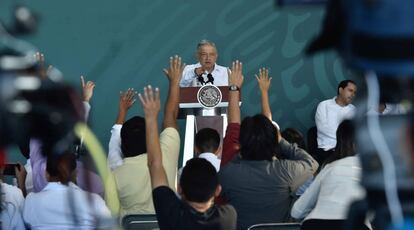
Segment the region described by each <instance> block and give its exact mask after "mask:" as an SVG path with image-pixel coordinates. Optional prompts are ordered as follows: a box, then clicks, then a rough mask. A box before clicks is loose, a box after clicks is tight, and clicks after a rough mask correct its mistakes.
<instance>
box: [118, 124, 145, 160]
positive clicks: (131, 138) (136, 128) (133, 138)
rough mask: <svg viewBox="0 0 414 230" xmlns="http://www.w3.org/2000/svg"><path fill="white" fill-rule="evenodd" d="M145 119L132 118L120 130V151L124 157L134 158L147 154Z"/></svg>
mask: <svg viewBox="0 0 414 230" xmlns="http://www.w3.org/2000/svg"><path fill="white" fill-rule="evenodd" d="M145 140H146V138H145V119H144V118H142V117H138V116H134V117H132V118H131V119H129V120H127V121H126V122H125V123H124V124H123V125H122V129H121V150H122V154H123V155H124V157H134V156H138V155H140V154H143V153H146V152H147V145H146V142H145Z"/></svg>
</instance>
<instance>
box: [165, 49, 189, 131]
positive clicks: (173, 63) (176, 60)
mask: <svg viewBox="0 0 414 230" xmlns="http://www.w3.org/2000/svg"><path fill="white" fill-rule="evenodd" d="M184 66H185V65H182V64H181V57H179V56H177V55H175V56H174V57H170V67H169V68H168V69H164V73H165V75H166V76H167V78H168V80H169V87H168V97H167V102H166V103H165V109H164V121H163V129H166V128H168V127H172V128H175V129H178V126H177V115H178V103H179V102H180V81H181V77H182V73H183V69H184Z"/></svg>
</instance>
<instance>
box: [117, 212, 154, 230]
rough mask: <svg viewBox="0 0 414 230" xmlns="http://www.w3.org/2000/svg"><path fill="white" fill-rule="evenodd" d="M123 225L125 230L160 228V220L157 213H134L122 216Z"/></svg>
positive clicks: (152, 229)
mask: <svg viewBox="0 0 414 230" xmlns="http://www.w3.org/2000/svg"><path fill="white" fill-rule="evenodd" d="M122 227H123V229H124V230H137V229H140V230H158V229H159V227H158V221H157V216H156V215H146V214H133V215H126V216H124V217H123V218H122Z"/></svg>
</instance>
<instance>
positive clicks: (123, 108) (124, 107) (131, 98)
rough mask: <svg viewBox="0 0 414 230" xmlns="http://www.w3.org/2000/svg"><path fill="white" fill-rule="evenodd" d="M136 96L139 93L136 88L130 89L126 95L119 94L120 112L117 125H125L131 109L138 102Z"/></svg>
mask: <svg viewBox="0 0 414 230" xmlns="http://www.w3.org/2000/svg"><path fill="white" fill-rule="evenodd" d="M136 95H137V92H136V91H135V90H134V88H128V89H127V91H126V92H125V93H124V92H122V91H121V92H119V110H118V117H117V118H116V122H115V124H119V125H122V124H124V122H125V117H126V115H127V113H128V110H129V108H131V107H132V105H134V103H135V101H136V98H135V96H136Z"/></svg>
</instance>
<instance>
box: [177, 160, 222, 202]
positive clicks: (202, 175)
mask: <svg viewBox="0 0 414 230" xmlns="http://www.w3.org/2000/svg"><path fill="white" fill-rule="evenodd" d="M220 191H221V187H220V185H219V182H218V175H217V172H216V169H215V168H214V166H213V165H212V164H211V163H210V162H208V161H207V160H206V159H203V158H193V159H190V160H188V161H187V163H186V165H185V167H184V168H183V172H182V174H181V177H180V186H179V192H180V193H181V195H182V197H183V199H184V200H186V201H189V202H197V203H204V202H208V201H210V200H211V199H213V198H214V197H215V196H218V195H219V193H220Z"/></svg>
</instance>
